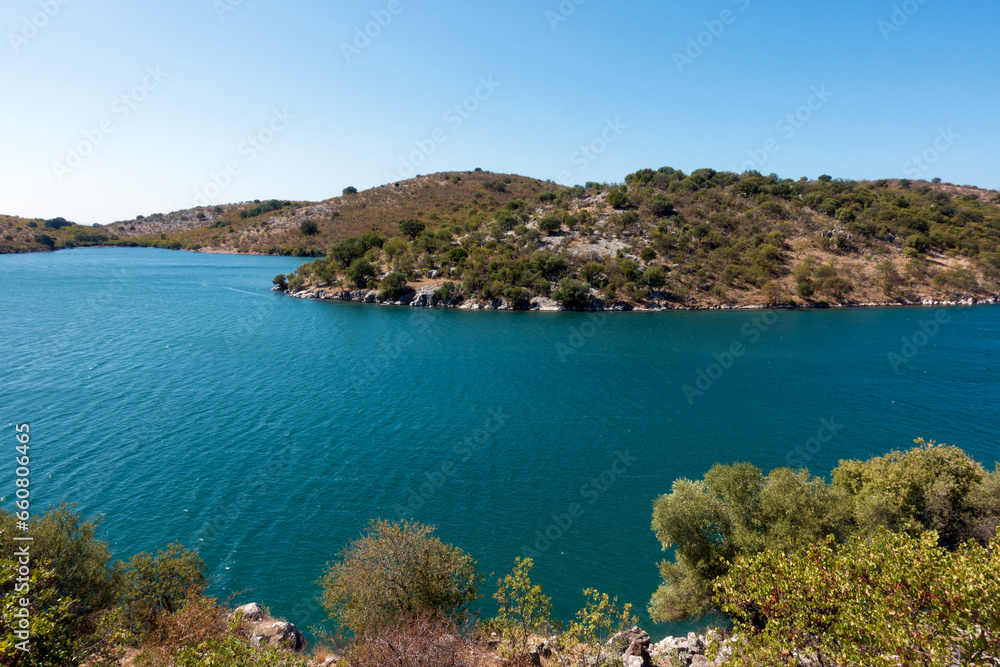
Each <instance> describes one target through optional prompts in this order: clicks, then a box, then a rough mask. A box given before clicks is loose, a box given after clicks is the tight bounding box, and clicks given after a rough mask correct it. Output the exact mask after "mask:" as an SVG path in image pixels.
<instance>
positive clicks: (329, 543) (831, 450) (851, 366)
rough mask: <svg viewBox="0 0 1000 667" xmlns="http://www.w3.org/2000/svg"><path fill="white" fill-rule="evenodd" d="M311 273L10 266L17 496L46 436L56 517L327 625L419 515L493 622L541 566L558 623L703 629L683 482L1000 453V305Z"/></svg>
mask: <svg viewBox="0 0 1000 667" xmlns="http://www.w3.org/2000/svg"><path fill="white" fill-rule="evenodd" d="M302 261H304V260H301V259H297V258H278V257H252V256H227V255H205V254H197V253H187V252H175V251H165V250H153V249H81V250H71V251H60V252H58V253H43V254H32V255H8V256H2V257H0V281H2V284H3V285H4V290H3V294H2V296H0V345H2V354H0V408H2V412H0V426H2V429H0V434H6V436H3V435H0V438H3V439H0V444H2V443H3V442H4V441H5V442H6V443H7V445H8V447H9V451H8V453H9V461H8V463H6V464H5V463H3V458H2V457H0V481H2V488H0V496H2V497H3V500H2V502H3V503H5V504H6V503H11V505H9V507H11V508H12V501H13V490H14V487H13V478H14V468H15V465H14V460H13V459H14V445H15V444H16V442H15V441H14V437H13V436H14V429H13V424H14V423H20V422H29V423H30V424H31V427H32V434H33V440H32V445H33V447H32V450H31V453H32V498H33V506H32V507H33V510H34V511H35V512H38V511H40V510H42V509H44V508H45V507H47V506H50V505H53V504H56V503H59V502H63V501H67V502H74V503H76V505H77V507H78V509H79V510H81V511H82V512H83V513H84V515H86V516H92V515H98V514H102V515H104V517H105V519H104V523H103V525H102V529H101V535H102V537H104V538H105V539H107V540H108V541H109V542H110V544H111V547H112V548H113V549H114V551H115V552H116V555H117V556H119V557H122V558H125V557H128V556H130V555H131V554H133V553H136V552H139V551H150V550H156V549H158V548H163V547H165V546H166V545H167V544H168V543H169V542H171V541H180V542H182V543H183V544H185V545H186V546H189V547H197V548H198V549H199V552H200V554H201V555H202V557H203V558H204V560H205V562H206V565H207V570H208V573H209V575H210V577H211V579H212V582H213V583H212V589H211V592H212V593H213V594H216V595H219V596H221V597H222V598H226V597H228V596H230V595H233V594H235V597H234V598H233V603H234V604H238V603H244V602H248V601H259V602H261V603H263V604H265V605H267V606H269V607H270V609H271V611H272V612H273V613H274V614H275V615H278V616H283V617H286V618H288V619H289V620H291V621H292V622H294V623H296V624H297V625H299V626H300V627H307V626H310V625H315V624H320V623H322V622H323V620H324V618H325V613H324V611H323V610H322V609H321V607H320V606H319V603H318V602H317V599H316V598H317V596H318V594H319V588H318V586H317V585H316V580H317V579H318V578H319V576H320V575H321V574H322V572H323V568H324V564H325V563H326V562H328V561H329V560H330V559H331V558H333V557H335V555H336V553H337V552H338V551H339V550H340V549H341V548H343V547H344V545H345V544H346V543H347V542H348V541H349V540H350V539H352V538H354V537H356V536H358V535H359V534H360V533H361V531H362V530H363V529H364V528H365V526H366V524H367V523H368V522H369V521H370V520H372V519H375V518H378V517H382V518H389V519H395V518H399V517H401V516H405V517H406V518H412V519H416V520H418V521H422V522H425V523H432V524H435V525H436V526H438V532H439V534H440V536H441V538H442V539H444V540H445V541H448V542H451V543H453V544H456V545H457V546H460V547H462V548H463V549H465V550H467V551H469V552H470V553H472V554H473V555H474V557H475V558H476V559H477V560H478V562H479V565H480V569H481V571H482V572H483V573H484V574H486V575H487V585H486V586H484V592H485V593H486V597H487V600H485V601H484V611H485V612H488V611H489V607H490V605H489V600H488V597H489V595H490V594H491V593H492V591H493V582H494V580H495V578H496V576H489V575H490V573H496V574H497V575H499V574H502V573H504V572H506V571H507V570H508V569H509V567H510V566H511V564H512V563H513V560H514V558H515V557H516V556H518V555H532V556H534V558H535V562H536V565H535V570H534V573H533V578H534V579H535V580H537V581H538V582H539V583H541V584H542V585H543V586H544V587H545V590H546V592H548V593H549V594H550V595H552V596H553V598H554V603H555V604H554V606H555V615H556V616H557V617H560V618H562V619H564V620H568V619H569V617H570V616H571V615H572V613H573V612H574V611H575V610H576V609H577V608H578V607H579V606H580V605H581V603H582V601H583V594H582V591H583V589H584V588H585V587H594V588H597V589H599V590H601V591H604V592H608V593H610V594H613V595H617V596H619V598H620V599H622V600H623V601H628V602H632V603H633V604H634V605H636V607H637V608H638V610H639V611H640V614H641V616H642V618H643V626H644V627H645V628H646V629H648V630H649V631H650V633H651V634H653V635H654V636H655V635H665V634H672V633H677V632H686V631H687V630H688V629H689V628H692V627H695V626H694V625H691V624H676V625H661V626H656V625H654V624H652V623H651V622H650V621H649V619H648V618H647V617H646V614H645V606H646V604H647V602H648V600H649V597H650V595H651V594H652V593H653V591H654V590H655V588H656V586H657V583H658V581H659V578H658V573H657V569H656V564H657V562H658V561H659V560H660V559H662V558H663V556H664V555H665V554H664V553H663V552H662V551H661V549H660V545H659V543H658V542H657V540H656V538H655V536H654V535H653V533H652V531H651V530H650V527H649V526H650V519H651V512H652V502H653V500H654V499H655V498H656V497H657V496H658V495H660V494H662V493H667V492H669V490H670V486H671V484H672V482H673V481H674V480H676V479H678V478H682V477H688V478H699V477H701V476H702V475H704V473H705V472H706V471H707V470H708V468H709V467H710V466H711V465H712V464H713V463H715V462H726V463H731V462H736V461H750V462H753V463H754V464H756V465H757V466H759V467H761V468H763V469H765V470H767V469H770V468H772V467H775V466H779V465H785V464H786V463H792V464H794V465H799V464H805V465H807V466H808V467H809V468H810V470H811V471H813V472H814V473H816V474H821V475H828V474H829V471H830V470H831V468H832V467H833V466H835V465H836V463H837V461H838V460H839V459H842V458H866V457H869V456H872V455H876V454H881V453H884V452H886V451H889V450H891V449H896V448H907V447H909V446H911V445H912V440H913V439H914V438H917V437H924V438H927V439H935V440H937V441H939V442H947V443H949V444H953V445H957V446H960V447H962V448H963V449H965V450H966V451H967V452H969V453H970V454H971V455H973V456H974V457H976V458H977V459H979V460H980V461H982V462H983V463H984V464H986V465H987V467H989V468H992V467H993V465H994V462H995V461H996V460H997V459H1000V440H998V436H997V433H998V427H1000V392H998V374H997V361H998V357H1000V345H998V340H1000V337H998V334H1000V309H997V308H990V307H971V308H948V309H942V308H888V309H870V310H867V309H836V310H834V309H831V310H804V311H787V310H781V311H768V312H764V311H724V312H670V313H641V314H640V313H607V314H583V313H521V312H466V311H454V310H441V309H433V310H425V309H415V308H388V307H378V306H372V305H361V304H352V303H332V302H317V301H302V300H297V299H292V298H289V297H287V296H285V295H283V294H279V293H275V292H271V291H270V286H271V278H272V277H273V276H274V275H275V274H277V273H284V272H288V271H290V270H293V269H294V268H295V267H297V266H298V265H299V264H300V263H301V262H302ZM928 332H930V333H928ZM931 334H932V335H931ZM734 352H735V354H734ZM893 355H896V356H893ZM700 374H701V375H700ZM685 387H687V389H685ZM824 425H825V426H826V427H827V428H826V430H821V429H823V427H824ZM831 425H832V426H833V428H830V426H831ZM820 440H823V441H822V442H821V441H820ZM3 451H4V450H3V448H2V447H0V452H3Z"/></svg>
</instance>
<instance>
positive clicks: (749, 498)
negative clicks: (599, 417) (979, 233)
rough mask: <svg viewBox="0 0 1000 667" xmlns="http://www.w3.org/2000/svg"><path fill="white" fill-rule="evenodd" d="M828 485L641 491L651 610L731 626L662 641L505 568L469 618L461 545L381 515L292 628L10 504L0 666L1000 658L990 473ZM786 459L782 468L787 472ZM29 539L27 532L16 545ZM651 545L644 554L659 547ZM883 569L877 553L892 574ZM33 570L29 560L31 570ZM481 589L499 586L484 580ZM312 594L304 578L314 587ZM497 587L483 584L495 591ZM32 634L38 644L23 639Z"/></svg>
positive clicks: (975, 468) (838, 474)
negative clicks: (566, 603)
mask: <svg viewBox="0 0 1000 667" xmlns="http://www.w3.org/2000/svg"><path fill="white" fill-rule="evenodd" d="M915 443H916V446H915V447H914V448H912V449H909V450H906V451H891V452H889V453H887V454H885V455H882V456H876V457H873V458H870V459H868V460H865V461H860V460H842V461H840V463H839V464H838V465H837V466H836V467H835V468H834V469H833V470H832V471H831V475H830V481H827V479H826V478H824V477H816V476H813V475H812V474H810V472H809V471H808V470H807V469H805V468H798V469H793V468H791V467H781V468H776V469H774V470H771V471H770V472H769V473H767V474H765V473H764V472H763V471H762V470H760V469H758V468H757V467H755V466H753V465H752V464H750V463H736V464H716V465H714V466H712V468H711V469H710V470H708V471H707V473H706V474H705V476H704V478H703V479H699V480H690V479H677V480H675V481H674V482H673V484H672V487H671V489H670V490H669V492H668V493H665V494H664V495H661V496H659V497H658V498H656V499H655V500H654V502H653V513H652V523H651V528H652V530H653V531H654V533H655V534H656V537H657V539H658V540H659V542H660V543H661V545H662V547H663V549H664V550H669V552H670V553H669V555H668V557H667V559H666V560H664V561H662V562H661V563H660V575H661V577H662V580H663V581H662V583H661V585H660V586H659V588H658V589H657V590H656V591H655V592H654V593H653V594H652V598H651V600H650V601H649V612H650V615H651V617H652V618H653V620H654V621H672V620H680V619H699V618H700V619H705V618H706V614H711V615H713V616H712V617H713V618H721V619H723V620H722V621H721V624H720V625H721V627H715V628H713V627H707V628H706V629H705V631H704V633H703V634H700V635H699V634H696V633H691V634H689V635H688V636H687V637H686V638H673V637H668V638H666V639H663V640H661V641H659V642H655V643H654V642H653V641H652V640H651V638H650V636H649V634H648V633H646V632H644V631H643V630H641V629H640V628H639V627H638V626H637V625H636V617H635V616H634V615H633V613H632V610H633V606H632V603H630V602H627V601H622V602H619V600H618V599H617V598H612V597H609V596H608V595H607V594H604V593H601V592H599V591H596V590H593V589H589V588H588V589H585V590H584V591H583V596H582V599H583V602H584V605H583V607H582V608H581V609H580V610H579V611H578V612H577V613H576V614H575V616H573V617H572V618H569V619H557V618H554V617H553V615H552V601H551V598H549V596H547V595H546V594H545V593H544V591H543V589H542V587H541V586H540V585H538V584H535V583H533V582H532V581H531V578H530V575H531V570H532V567H533V561H532V560H531V559H530V558H524V559H522V558H517V559H515V561H514V563H513V566H512V567H511V569H510V571H509V572H508V573H507V574H505V575H503V576H501V577H500V578H498V579H497V580H496V582H495V589H493V590H495V592H494V593H493V594H492V599H493V600H494V601H495V603H496V605H495V608H496V613H495V615H493V616H489V617H485V618H482V617H480V612H476V611H475V610H474V605H475V603H476V602H477V601H479V600H481V599H483V598H484V597H485V595H484V591H483V587H484V585H485V583H486V582H485V577H484V576H483V575H482V574H480V573H479V571H478V565H477V563H476V561H475V560H473V559H472V557H471V556H470V555H469V554H468V553H467V552H465V551H464V550H463V549H461V548H460V547H458V546H454V545H451V544H446V543H444V542H442V541H441V540H440V539H438V538H437V536H436V535H435V528H434V527H433V526H428V525H424V524H420V523H416V522H413V521H407V520H398V521H394V522H390V521H385V520H381V519H377V520H372V521H371V522H370V524H369V525H368V528H367V529H366V530H365V532H364V533H363V534H362V535H361V536H359V537H358V538H356V539H354V540H352V541H350V543H349V544H347V545H346V546H344V547H343V549H342V550H341V551H340V552H339V553H337V554H336V555H335V556H333V557H332V560H331V561H330V562H329V563H327V564H326V566H325V568H324V571H323V575H322V576H321V577H320V578H319V580H318V581H317V582H315V584H314V586H315V587H316V588H315V594H316V596H317V597H318V599H319V600H320V602H321V603H322V605H323V607H324V608H325V609H326V611H327V612H328V614H329V617H330V620H331V622H332V623H334V624H335V626H336V627H338V628H340V629H339V630H337V631H335V632H332V633H331V632H329V631H327V630H325V629H323V628H317V629H314V630H313V634H314V635H315V636H316V637H317V638H318V640H319V641H318V642H317V643H318V644H319V646H316V647H309V646H307V643H306V641H305V638H304V636H303V635H302V633H301V631H299V630H298V628H296V627H295V626H294V625H293V624H291V623H288V622H286V621H280V620H278V619H275V618H273V617H271V616H270V615H269V613H268V612H267V610H266V609H265V608H263V607H261V606H260V605H258V604H256V603H251V604H247V605H243V606H242V607H239V608H238V609H235V610H233V609H230V608H229V604H228V602H223V603H220V602H219V601H218V600H217V599H215V598H212V597H210V596H208V595H206V594H205V591H206V588H207V584H208V581H207V580H206V578H205V565H204V563H203V562H202V561H201V559H200V557H199V556H198V555H197V553H196V552H194V551H189V550H187V549H185V548H184V547H183V546H182V545H180V544H171V545H170V546H169V547H167V549H165V550H161V551H158V552H157V553H156V554H151V553H141V554H136V555H135V556H132V557H131V558H129V559H128V560H125V561H114V562H112V560H111V558H112V553H111V551H110V549H109V548H108V544H107V542H105V541H103V540H100V539H98V538H97V537H96V535H97V532H98V528H99V520H84V519H83V518H82V517H81V515H80V514H79V513H77V512H75V511H74V510H73V509H72V507H71V506H66V505H61V506H59V507H56V508H53V509H51V510H50V511H49V512H48V513H46V514H44V515H42V516H34V517H32V518H31V520H30V524H29V529H28V533H29V534H30V535H31V537H32V540H33V541H32V542H31V546H30V558H29V559H28V563H29V564H30V565H25V563H24V560H25V559H24V558H22V559H21V560H20V561H19V560H18V557H17V556H12V555H11V554H14V553H15V551H14V550H15V546H16V545H17V544H18V543H16V542H15V541H14V540H17V539H18V538H17V537H14V535H16V534H18V533H20V532H23V529H21V528H20V527H18V525H17V521H18V520H19V519H18V517H17V516H15V514H14V513H12V512H8V511H7V510H0V548H2V553H0V595H2V597H3V604H2V607H0V625H2V633H3V634H2V636H0V662H2V664H4V665H11V666H16V667H22V666H29V665H30V666H31V667H73V666H81V665H83V666H86V667H98V666H102V667H168V666H169V667H199V666H202V665H241V666H244V667H390V666H391V667H486V666H495V665H504V666H505V667H527V666H529V665H531V666H533V667H555V666H556V665H560V666H565V665H608V666H615V665H617V666H619V667H652V666H653V665H658V666H659V667H679V666H684V667H693V666H695V665H701V666H720V665H733V666H738V667H751V666H752V667H758V666H761V665H773V666H775V667H777V666H779V665H784V666H787V665H797V666H804V667H814V666H821V665H829V664H838V665H850V666H860V665H880V666H882V665H884V666H886V667H889V666H893V667H897V666H898V665H925V666H928V667H931V666H933V667H952V666H953V665H961V666H962V667H965V666H968V665H996V664H997V661H998V658H1000V530H998V525H1000V463H998V464H996V470H995V471H994V472H989V471H987V469H986V468H985V467H984V466H983V465H982V464H981V463H979V462H977V461H975V460H974V459H972V458H971V457H969V456H968V455H967V454H966V453H965V452H963V451H962V450H961V449H959V448H957V447H951V446H948V445H938V444H936V443H934V442H933V441H931V442H924V441H923V440H922V439H918V440H916V441H915ZM793 463H794V462H793ZM22 539H23V538H22ZM651 556H652V554H651ZM886 564H889V566H888V567H886ZM25 570H27V571H25ZM491 588H492V587H491ZM304 593H305V594H309V592H308V590H305V591H304ZM486 594H487V595H488V593H486ZM23 642H28V643H30V647H31V650H30V652H25V651H22V650H21V649H20V648H18V644H19V643H21V644H23Z"/></svg>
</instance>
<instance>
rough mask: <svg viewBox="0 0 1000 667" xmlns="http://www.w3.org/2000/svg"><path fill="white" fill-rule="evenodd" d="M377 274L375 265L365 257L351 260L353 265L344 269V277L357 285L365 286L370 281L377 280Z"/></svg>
mask: <svg viewBox="0 0 1000 667" xmlns="http://www.w3.org/2000/svg"><path fill="white" fill-rule="evenodd" d="M376 275H377V274H376V272H375V267H374V266H372V265H371V262H369V261H368V260H367V259H364V258H363V257H360V258H358V259H356V260H354V261H353V262H351V265H350V266H349V267H347V270H345V271H344V277H346V278H347V279H348V280H350V281H351V283H353V284H354V285H355V286H356V287H365V286H366V285H367V284H368V283H369V281H372V280H375V278H376Z"/></svg>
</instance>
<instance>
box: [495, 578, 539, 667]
mask: <svg viewBox="0 0 1000 667" xmlns="http://www.w3.org/2000/svg"><path fill="white" fill-rule="evenodd" d="M532 567H534V562H533V561H532V560H531V559H530V558H526V559H524V560H522V559H521V558H516V559H515V561H514V568H513V569H512V570H511V572H510V574H508V575H505V576H504V578H503V579H499V580H497V592H496V593H494V595H493V599H494V600H496V602H497V615H496V618H495V619H494V623H493V624H492V625H493V626H494V627H496V628H497V630H498V634H499V635H500V636H501V638H503V639H505V640H507V641H508V642H509V653H510V654H509V655H508V656H507V657H508V658H510V659H513V660H514V661H515V663H516V662H517V661H519V660H522V659H523V658H524V657H525V656H526V653H527V649H528V639H529V637H531V635H532V634H534V633H539V632H540V633H542V634H543V635H545V636H547V635H548V632H547V630H548V626H549V623H550V622H551V613H552V598H550V597H549V596H548V595H545V594H544V593H543V592H542V587H541V586H539V585H537V584H532V583H531V578H530V577H529V575H530V574H531V568H532Z"/></svg>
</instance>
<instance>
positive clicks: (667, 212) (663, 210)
mask: <svg viewBox="0 0 1000 667" xmlns="http://www.w3.org/2000/svg"><path fill="white" fill-rule="evenodd" d="M608 203H609V204H610V203H611V202H610V201H609V202H608ZM645 206H646V210H647V211H649V212H650V214H651V215H654V216H656V217H657V218H669V217H670V216H671V215H673V214H674V204H673V202H671V201H670V200H669V199H667V198H666V197H664V196H663V195H660V194H656V195H653V196H652V197H650V198H649V199H647V200H646V202H645Z"/></svg>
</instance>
